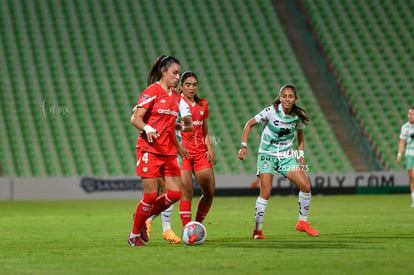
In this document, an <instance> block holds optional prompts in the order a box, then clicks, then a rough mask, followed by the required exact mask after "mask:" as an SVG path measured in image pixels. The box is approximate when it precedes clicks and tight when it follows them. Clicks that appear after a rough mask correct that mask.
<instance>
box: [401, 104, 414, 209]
mask: <svg viewBox="0 0 414 275" xmlns="http://www.w3.org/2000/svg"><path fill="white" fill-rule="evenodd" d="M404 148H405V158H406V168H407V171H408V177H409V178H410V191H411V200H412V202H411V208H414V107H413V108H411V109H409V110H408V121H407V122H406V123H405V124H404V125H403V126H402V127H401V134H400V144H399V146H398V155H397V163H398V164H400V163H401V154H402V153H403V152H404Z"/></svg>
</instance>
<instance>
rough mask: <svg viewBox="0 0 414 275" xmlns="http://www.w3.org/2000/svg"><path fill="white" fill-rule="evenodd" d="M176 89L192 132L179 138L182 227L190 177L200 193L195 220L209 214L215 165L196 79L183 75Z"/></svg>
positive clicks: (190, 190)
mask: <svg viewBox="0 0 414 275" xmlns="http://www.w3.org/2000/svg"><path fill="white" fill-rule="evenodd" d="M180 88H181V91H182V98H183V99H184V100H185V101H186V102H187V104H188V105H189V107H190V111H191V115H192V119H193V131H191V132H186V133H184V132H183V133H182V135H181V145H182V147H183V148H184V149H185V150H187V152H188V157H187V158H183V160H182V163H181V178H182V189H181V190H182V196H181V200H180V217H181V222H182V224H183V226H185V225H186V224H187V223H188V222H190V221H191V220H192V215H191V200H192V198H193V192H194V187H193V179H192V174H193V173H194V176H195V177H196V179H197V181H198V183H199V185H200V187H201V189H202V191H203V194H202V196H201V198H200V201H199V203H198V207H197V213H196V219H195V220H196V221H198V222H203V220H204V218H205V217H206V216H207V213H208V212H209V210H210V207H211V204H212V203H213V197H214V191H215V186H216V183H215V177H214V171H213V167H212V165H214V164H215V163H216V157H215V155H214V153H213V149H212V146H211V143H210V135H209V131H208V124H207V118H208V117H209V112H208V103H207V100H205V99H202V98H199V97H198V96H197V89H198V78H197V76H196V74H195V73H193V72H185V73H183V75H182V76H181V85H180Z"/></svg>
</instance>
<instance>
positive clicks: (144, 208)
mask: <svg viewBox="0 0 414 275" xmlns="http://www.w3.org/2000/svg"><path fill="white" fill-rule="evenodd" d="M156 198H157V193H144V197H143V198H142V200H141V201H140V202H139V204H138V206H137V210H136V212H135V216H134V225H133V226H132V233H133V234H140V233H141V229H142V228H143V227H144V224H145V221H146V220H147V218H148V217H149V216H150V214H149V213H150V210H151V208H152V205H153V203H154V201H155V200H156Z"/></svg>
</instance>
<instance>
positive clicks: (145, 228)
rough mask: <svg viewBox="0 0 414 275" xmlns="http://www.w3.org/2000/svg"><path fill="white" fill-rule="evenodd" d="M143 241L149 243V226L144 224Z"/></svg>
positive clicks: (142, 230)
mask: <svg viewBox="0 0 414 275" xmlns="http://www.w3.org/2000/svg"><path fill="white" fill-rule="evenodd" d="M141 239H142V240H143V241H144V242H148V241H149V236H148V234H147V225H146V224H144V227H143V228H142V229H141Z"/></svg>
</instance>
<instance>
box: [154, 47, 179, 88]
mask: <svg viewBox="0 0 414 275" xmlns="http://www.w3.org/2000/svg"><path fill="white" fill-rule="evenodd" d="M174 63H177V64H178V65H181V64H180V61H178V59H177V58H175V57H174V56H171V55H160V56H159V57H158V58H157V59H156V60H155V61H154V64H152V67H151V70H150V71H149V73H148V76H147V85H148V86H149V85H151V84H153V83H155V82H157V81H159V80H160V79H161V77H162V72H161V70H162V68H164V69H165V70H168V68H170V67H171V65H172V64H174Z"/></svg>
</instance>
